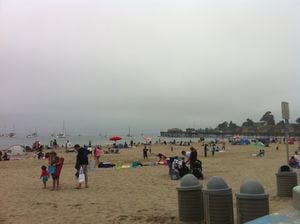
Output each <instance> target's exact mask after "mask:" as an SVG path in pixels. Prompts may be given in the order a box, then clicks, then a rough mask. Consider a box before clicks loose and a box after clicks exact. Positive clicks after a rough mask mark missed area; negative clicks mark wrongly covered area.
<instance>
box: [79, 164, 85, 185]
mask: <svg viewBox="0 0 300 224" xmlns="http://www.w3.org/2000/svg"><path fill="white" fill-rule="evenodd" d="M84 181H85V176H84V173H83V169H82V166H81V167H80V169H79V175H78V183H83V182H84Z"/></svg>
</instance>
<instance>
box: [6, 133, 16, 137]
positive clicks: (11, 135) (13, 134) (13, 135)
mask: <svg viewBox="0 0 300 224" xmlns="http://www.w3.org/2000/svg"><path fill="white" fill-rule="evenodd" d="M7 136H8V137H10V138H14V137H16V133H14V132H10V133H8V134H7Z"/></svg>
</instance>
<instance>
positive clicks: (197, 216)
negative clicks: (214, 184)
mask: <svg viewBox="0 0 300 224" xmlns="http://www.w3.org/2000/svg"><path fill="white" fill-rule="evenodd" d="M177 192H178V208H179V219H180V221H181V223H184V224H196V223H197V224H198V223H203V219H204V218H203V199H202V183H200V182H199V180H198V179H197V178H196V177H195V176H194V175H192V174H186V175H185V176H184V177H182V179H181V181H180V184H179V185H178V186H177Z"/></svg>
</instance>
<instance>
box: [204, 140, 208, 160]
mask: <svg viewBox="0 0 300 224" xmlns="http://www.w3.org/2000/svg"><path fill="white" fill-rule="evenodd" d="M207 147H208V144H207V143H205V144H204V157H207V150H208V148H207Z"/></svg>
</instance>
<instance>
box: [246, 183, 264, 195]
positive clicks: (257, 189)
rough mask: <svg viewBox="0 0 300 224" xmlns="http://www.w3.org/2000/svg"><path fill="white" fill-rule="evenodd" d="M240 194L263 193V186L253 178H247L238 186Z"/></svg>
mask: <svg viewBox="0 0 300 224" xmlns="http://www.w3.org/2000/svg"><path fill="white" fill-rule="evenodd" d="M240 193H241V194H264V193H265V190H264V187H263V186H262V185H261V184H260V183H259V182H257V181H255V180H249V181H247V182H245V183H243V184H242V185H241V187H240Z"/></svg>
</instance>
